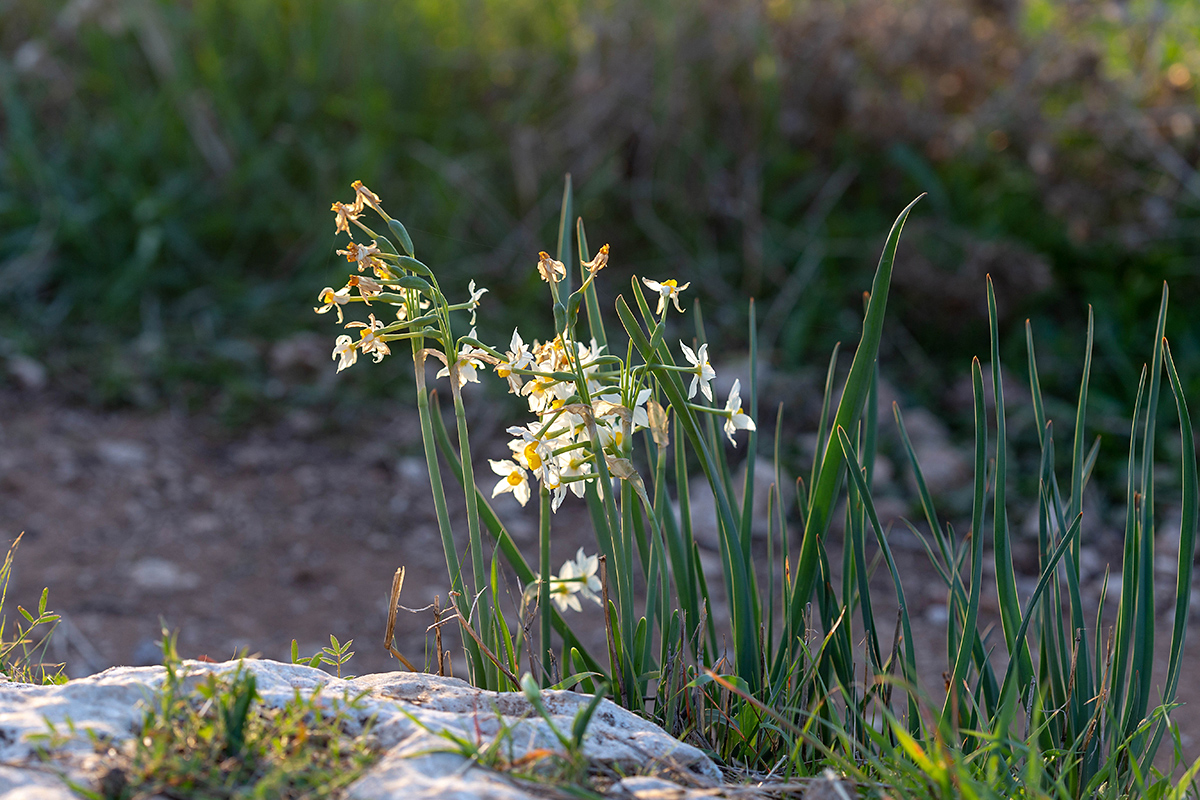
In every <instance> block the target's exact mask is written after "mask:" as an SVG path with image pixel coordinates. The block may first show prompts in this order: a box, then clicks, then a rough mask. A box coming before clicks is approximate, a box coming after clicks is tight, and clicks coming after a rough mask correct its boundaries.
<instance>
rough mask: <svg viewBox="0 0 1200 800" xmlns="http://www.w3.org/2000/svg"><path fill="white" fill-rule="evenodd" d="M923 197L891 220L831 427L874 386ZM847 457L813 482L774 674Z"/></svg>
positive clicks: (835, 450) (849, 423)
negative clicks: (905, 245) (914, 214)
mask: <svg viewBox="0 0 1200 800" xmlns="http://www.w3.org/2000/svg"><path fill="white" fill-rule="evenodd" d="M921 197H924V195H921V196H920V197H918V198H917V199H916V200H913V201H912V202H911V203H909V204H908V207H907V208H905V209H904V210H903V211H901V212H900V216H898V217H897V218H896V221H895V223H893V224H892V230H891V232H890V233H888V237H887V241H886V243H885V244H884V246H883V255H882V256H880V258H879V266H878V267H877V268H876V270H875V280H874V281H873V282H872V284H871V296H870V301H869V302H868V304H867V313H866V317H865V319H864V320H863V333H862V338H861V339H860V340H859V344H858V350H857V351H856V352H855V353H854V361H853V363H852V364H851V366H850V375H849V376H848V377H847V378H846V388H845V390H844V391H843V392H842V399H841V401H840V402H839V403H838V410H837V414H835V415H834V420H833V429H834V430H836V429H837V428H839V427H841V428H845V429H847V430H852V429H853V428H854V426H855V425H856V424H857V423H858V420H859V417H860V416H861V414H862V409H863V403H864V402H865V400H866V397H867V390H868V389H869V388H870V384H871V377H872V375H874V372H875V360H876V358H877V357H878V355H879V341H880V338H881V337H882V335H883V319H884V314H885V311H886V309H887V296H888V290H889V288H890V287H891V283H892V265H893V264H894V263H895V260H896V248H897V246H898V245H899V244H900V231H901V230H903V228H904V222H905V220H907V219H908V215H909V213H910V212H911V211H912V209H913V207H914V206H915V205H916V204H917V202H918V201H919V200H920V199H921ZM844 466H845V455H844V454H843V453H842V448H840V447H826V448H825V452H824V458H823V460H822V463H821V469H820V472H819V473H818V474H817V476H816V479H815V481H814V483H813V486H812V490H811V495H810V497H809V503H808V510H807V513H806V514H805V523H806V524H805V527H804V539H803V542H802V543H801V546H800V560H799V564H798V565H797V568H796V577H795V581H794V583H793V584H792V596H791V599H790V602H789V613H788V626H789V628H790V630H789V631H788V640H789V645H788V647H784V648H780V651H779V653H778V655H777V656H776V670H775V671H776V672H778V670H779V668H780V667H781V665H782V664H783V663H784V662H786V661H790V660H791V656H792V651H793V649H794V648H795V647H796V643H797V642H798V640H799V638H800V636H801V635H802V634H803V631H801V630H800V629H799V628H798V624H797V623H798V622H799V620H800V619H801V614H802V612H803V609H804V605H805V604H806V603H807V602H808V601H809V599H810V598H811V597H812V593H813V588H814V587H815V586H816V581H817V561H818V558H817V556H818V547H817V544H818V542H819V540H820V539H821V538H822V537H823V536H824V535H825V533H826V531H827V530H828V529H829V520H830V516H831V515H832V513H833V508H834V505H835V504H836V502H837V496H838V490H839V489H840V487H841V483H842V479H843V477H844V474H843V472H842V468H843V467H844Z"/></svg>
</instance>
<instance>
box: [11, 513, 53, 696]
mask: <svg viewBox="0 0 1200 800" xmlns="http://www.w3.org/2000/svg"><path fill="white" fill-rule="evenodd" d="M24 535H25V534H24V533H22V534H21V535H20V536H18V537H17V538H16V539H15V540H13V543H12V545H11V546H10V547H9V548H8V553H7V554H6V555H5V556H4V563H3V564H0V609H3V608H4V602H5V600H7V599H8V581H9V578H11V577H12V567H13V556H15V555H16V553H17V545H19V544H20V543H21V536H24ZM49 599H50V589H49V588H45V589H42V594H41V596H40V597H39V598H38V606H37V613H36V614H35V613H33V612H31V611H29V610H27V609H26V608H24V607H23V606H17V612H18V613H19V614H20V615H21V618H22V619H23V620H24V622H21V621H20V620H18V621H17V622H16V624H14V625H12V626H11V627H9V624H8V618H7V617H6V616H4V615H2V614H0V674H2V675H4V677H6V678H8V679H9V680H10V681H14V682H16V683H41V684H46V683H65V682H66V680H67V676H66V673H65V672H64V671H63V666H64V665H63V664H47V663H46V662H45V655H46V647H47V646H48V645H49V643H50V636H51V634H53V633H54V628H55V624H56V623H57V622H58V620H59V615H58V614H55V613H53V612H49V611H47V610H46V603H47V602H48V601H49ZM6 629H7V630H8V631H9V632H10V633H11V636H10V637H8V638H5V635H4V632H5V630H6ZM37 629H40V631H39V632H38V634H37V635H36V636H35V635H34V631H35V630H37Z"/></svg>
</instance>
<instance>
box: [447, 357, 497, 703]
mask: <svg viewBox="0 0 1200 800" xmlns="http://www.w3.org/2000/svg"><path fill="white" fill-rule="evenodd" d="M451 357H453V356H451ZM450 393H451V395H452V396H453V397H454V416H455V419H456V420H457V421H458V450H459V452H460V453H461V454H462V472H463V494H464V495H465V498H466V505H467V536H468V540H469V543H470V548H471V567H472V570H473V572H474V578H475V592H476V593H477V594H478V607H477V610H478V624H479V627H478V628H477V630H478V631H479V635H480V638H482V639H483V641H484V642H488V643H491V642H492V637H491V632H492V612H491V601H490V600H489V598H488V596H487V593H486V592H484V591H483V589H484V587H486V586H487V565H486V562H485V561H484V558H483V542H482V541H481V539H480V536H479V506H478V505H476V502H475V494H476V492H475V470H474V469H473V468H472V466H471V440H470V437H469V436H468V433H467V412H466V409H465V408H463V402H462V387H461V386H459V385H458V363H457V362H451V367H450ZM484 666H485V675H484V676H482V677H483V679H484V680H483V686H484V687H486V688H489V689H490V688H492V687H493V686H495V684H496V676H495V674H494V673H495V667H494V665H492V664H491V663H490V662H489V663H487V664H485V665H484Z"/></svg>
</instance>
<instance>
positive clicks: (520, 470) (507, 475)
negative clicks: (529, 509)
mask: <svg viewBox="0 0 1200 800" xmlns="http://www.w3.org/2000/svg"><path fill="white" fill-rule="evenodd" d="M488 464H489V465H490V466H491V468H492V472H494V473H496V474H497V475H500V476H502V477H501V478H500V480H499V481H498V482H497V483H496V487H495V488H494V489H492V497H496V496H498V495H502V494H505V493H507V492H512V496H513V497H515V498H517V502H518V503H520V504H521V505H525V504H526V503H528V502H529V496H530V492H529V478H528V475H527V474H526V472H525V468H524V467H522V466H521V465H520V464H518V463H516V462H515V461H509V460H508V459H507V458H506V459H503V460H500V461H497V460H495V459H491V458H489V459H488Z"/></svg>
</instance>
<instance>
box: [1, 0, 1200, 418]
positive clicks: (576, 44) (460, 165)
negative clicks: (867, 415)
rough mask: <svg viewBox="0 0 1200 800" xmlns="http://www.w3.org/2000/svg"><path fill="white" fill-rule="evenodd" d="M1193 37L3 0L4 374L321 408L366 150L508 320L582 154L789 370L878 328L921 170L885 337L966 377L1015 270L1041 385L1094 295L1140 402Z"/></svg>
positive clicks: (1172, 217)
mask: <svg viewBox="0 0 1200 800" xmlns="http://www.w3.org/2000/svg"><path fill="white" fill-rule="evenodd" d="M1198 39H1200V9H1198V8H1197V7H1196V6H1195V5H1194V4H1191V3H1187V2H1182V1H1180V0H1159V1H1158V2H1149V1H1148V0H1147V1H1143V0H1134V1H1133V2H1128V3H1120V4H1118V3H1098V2H1078V3H1071V4H1060V3H1053V2H1049V1H1048V0H1026V2H1018V1H1017V0H838V1H837V2H806V1H804V0H762V1H760V0H732V1H731V0H719V1H718V0H706V1H702V2H696V3H672V2H666V1H665V0H606V1H605V0H597V1H596V2H564V3H554V4H549V3H538V2H532V0H522V1H520V2H517V1H515V0H504V2H499V1H498V0H453V1H445V2H443V1H441V0H439V1H438V2H424V1H423V0H411V1H410V2H405V3H385V2H379V0H345V2H338V3H329V2H321V1H319V0H286V1H282V0H239V1H238V2H232V1H231V0H191V2H184V3H180V2H161V1H160V0H70V2H67V0H0V95H2V97H3V105H2V107H0V295H2V302H3V303H4V307H5V309H6V312H5V313H4V314H3V315H0V337H2V338H0V348H2V354H0V355H2V356H3V357H4V358H6V359H7V366H8V370H7V372H8V375H7V376H6V377H7V378H9V379H12V380H21V381H23V382H25V383H27V384H29V383H32V384H34V385H37V384H40V383H41V382H42V381H43V380H44V379H46V378H48V379H49V380H50V381H52V382H53V384H54V385H56V386H57V387H59V388H62V389H67V390H70V391H71V392H73V393H75V394H77V395H79V396H82V397H86V398H88V399H89V400H92V401H95V402H102V403H136V404H139V405H149V406H153V405H159V404H162V403H168V402H170V403H178V404H183V405H187V406H189V407H192V408H199V407H204V408H215V409H216V410H218V411H220V412H222V413H224V414H225V416H226V418H227V419H229V420H230V421H233V422H236V421H238V420H242V419H247V418H248V417H249V416H250V415H251V414H260V413H261V412H262V411H263V410H264V408H266V407H268V406H278V405H280V404H282V405H285V406H289V407H294V406H305V405H313V404H317V405H328V404H329V403H332V402H334V400H333V393H332V391H331V390H332V386H333V381H332V375H333V367H332V364H331V362H329V360H328V359H329V355H328V352H327V351H328V347H329V345H328V343H327V342H326V341H325V339H326V338H328V337H325V336H322V337H321V338H320V339H319V340H318V339H316V338H315V337H306V336H304V335H303V332H304V331H309V330H317V329H318V328H317V325H318V323H321V322H326V320H324V319H321V318H314V317H311V316H310V314H309V311H308V308H309V307H310V306H311V305H313V302H314V299H315V290H316V289H319V288H320V287H321V286H324V285H328V284H330V283H333V285H335V286H336V285H339V284H338V283H337V280H338V276H339V275H340V274H341V273H342V272H344V269H343V266H344V265H339V264H338V262H339V261H340V258H339V257H337V256H336V255H335V254H334V253H333V249H334V246H333V245H331V244H330V242H331V239H330V236H329V233H330V228H331V226H332V219H331V215H330V214H329V213H328V207H329V203H330V202H331V201H332V200H334V199H348V198H349V190H348V184H349V182H350V181H351V180H353V179H355V178H362V179H363V180H365V181H366V182H367V183H368V185H370V186H371V187H372V188H374V189H376V191H379V192H381V193H383V195H384V196H385V198H387V200H388V202H389V208H390V210H391V211H392V213H393V214H395V215H396V216H398V217H400V218H402V219H404V220H405V221H406V222H408V223H409V224H410V229H411V230H412V232H413V234H414V237H415V238H416V239H417V241H418V243H419V245H418V246H419V248H420V250H421V252H420V253H419V255H420V256H421V257H422V258H423V260H425V261H426V262H427V263H430V264H432V265H435V266H436V267H437V268H438V269H439V270H441V271H442V274H443V279H442V284H443V285H444V286H446V287H448V288H453V287H455V286H457V285H459V284H461V285H462V286H465V284H466V282H467V280H468V279H469V278H472V277H473V278H475V279H476V280H477V281H478V282H479V283H480V284H481V285H484V286H487V287H489V288H490V289H491V292H492V294H491V295H490V296H489V297H488V298H487V299H488V300H489V301H490V302H489V303H488V304H487V305H486V306H485V314H484V315H483V316H482V317H481V321H480V325H481V328H483V329H484V330H485V332H486V333H488V335H492V336H493V338H498V337H499V336H500V333H501V332H504V331H508V330H511V326H512V324H513V320H514V319H515V318H517V317H518V316H519V315H520V314H522V313H523V312H525V311H526V310H528V309H529V308H530V307H531V305H530V304H531V302H532V300H531V298H533V297H536V296H538V293H537V292H536V291H530V290H531V289H532V288H533V283H534V282H535V281H536V275H535V273H534V271H533V270H532V269H531V267H532V266H533V263H534V258H535V254H536V252H537V251H538V250H539V249H543V248H546V247H548V246H552V245H553V242H554V235H555V234H554V226H555V224H556V222H557V213H556V212H557V207H558V201H559V198H560V195H561V187H562V175H563V173H564V172H568V171H569V172H571V173H572V174H573V175H574V179H575V186H576V189H577V200H578V204H577V209H578V210H579V211H580V213H582V215H583V216H584V217H585V218H586V219H587V221H588V226H589V230H590V231H592V232H593V233H592V235H593V236H595V237H598V238H599V239H600V240H602V241H611V242H612V245H613V267H612V269H613V270H614V271H616V270H621V271H624V272H626V273H632V272H636V273H637V274H642V275H650V276H659V277H665V276H667V275H678V276H680V277H681V279H690V280H691V281H692V283H693V287H694V288H696V289H698V290H699V291H700V293H701V296H702V297H704V298H705V299H706V300H707V301H708V302H706V310H707V314H706V317H707V319H708V322H709V324H710V325H712V326H715V327H716V328H717V329H718V332H719V335H721V336H722V337H723V339H722V340H723V341H725V342H729V343H730V345H731V346H734V345H736V343H737V341H738V339H739V338H740V337H742V336H744V330H745V327H744V324H743V323H744V314H745V308H746V302H745V301H746V298H748V297H750V296H753V297H756V298H757V299H758V301H759V319H760V320H761V322H762V334H761V339H760V342H761V345H762V346H763V348H764V350H765V351H766V352H768V353H770V354H771V358H772V359H773V360H774V361H775V362H776V363H777V364H779V365H781V366H784V367H795V366H797V365H800V364H802V363H804V364H812V363H824V360H825V357H826V354H827V353H828V348H829V346H831V345H832V343H833V342H834V341H836V340H846V341H849V340H850V339H852V338H853V336H854V335H855V334H856V332H857V327H858V320H860V319H861V299H860V298H859V296H858V291H859V290H860V288H861V287H862V286H864V285H867V283H868V282H869V278H870V274H871V270H872V269H873V267H874V263H875V258H876V256H877V254H878V252H879V249H880V246H881V245H882V236H883V232H884V231H886V230H887V229H888V224H889V223H890V222H891V220H892V219H893V217H894V216H895V213H896V211H897V210H898V209H899V208H901V207H903V206H904V205H905V204H906V203H907V202H908V200H910V199H911V198H912V197H913V196H914V195H915V194H916V193H918V192H920V191H928V192H929V202H928V203H927V204H923V207H922V208H921V209H920V210H919V211H918V214H917V216H916V217H915V218H914V219H913V220H912V221H911V223H910V227H909V229H908V232H907V234H906V243H905V246H904V247H903V248H902V249H901V253H900V260H899V262H898V264H897V272H896V282H897V285H896V295H895V297H896V299H895V301H894V303H893V311H894V312H895V313H894V314H893V315H892V318H891V321H890V322H889V325H893V326H895V328H896V331H897V334H896V335H895V336H889V342H892V344H889V345H888V347H891V348H894V352H892V353H885V363H890V364H892V366H893V367H900V368H903V369H905V370H906V371H909V372H910V375H912V376H913V378H914V379H910V380H909V381H906V383H908V384H910V385H911V386H912V388H913V389H914V390H916V391H918V392H921V391H924V392H925V393H926V395H927V396H926V397H924V398H922V399H923V400H924V401H925V402H927V403H929V404H931V405H935V406H936V405H937V404H939V403H941V402H943V398H942V397H939V396H937V395H938V391H937V389H936V387H938V386H941V385H944V384H945V383H946V382H947V380H946V379H947V377H948V374H947V373H946V372H945V370H946V369H948V368H947V367H944V366H940V365H943V364H952V365H955V369H961V370H962V371H963V373H964V374H965V369H966V367H965V365H966V364H967V363H968V362H969V358H967V356H969V355H972V354H975V353H979V352H985V350H984V348H986V347H987V339H986V332H987V322H986V320H987V316H986V308H985V304H984V292H983V275H984V273H985V272H990V273H991V274H992V275H993V278H994V280H995V284H996V294H997V302H998V305H999V309H998V310H999V314H1000V317H1001V325H1002V327H1003V328H1004V329H1006V330H1010V331H1012V335H1006V336H1004V337H1003V339H1004V340H1005V341H1010V342H1013V343H1018V344H1019V342H1020V341H1021V339H1022V336H1021V334H1020V332H1019V328H1020V323H1021V322H1022V321H1023V319H1024V317H1025V316H1032V317H1033V318H1034V327H1035V330H1036V331H1037V333H1038V337H1039V341H1040V342H1043V345H1042V348H1043V351H1044V355H1043V359H1044V362H1045V363H1044V364H1043V374H1044V375H1045V376H1046V377H1045V380H1046V384H1047V386H1046V388H1047V390H1048V391H1050V392H1053V391H1054V389H1055V386H1056V383H1055V378H1056V377H1058V376H1061V379H1062V380H1063V381H1064V383H1063V386H1064V390H1065V387H1069V386H1073V385H1074V384H1075V382H1076V381H1077V370H1078V367H1077V366H1074V367H1072V366H1067V365H1071V364H1075V363H1077V361H1078V353H1079V351H1080V349H1081V346H1082V344H1081V342H1082V335H1083V334H1082V330H1083V325H1084V321H1085V319H1086V304H1087V303H1092V304H1094V305H1095V306H1096V321H1097V330H1096V337H1097V358H1098V360H1099V364H1098V369H1097V370H1096V381H1097V385H1096V387H1095V390H1096V391H1097V392H1098V393H1099V395H1100V402H1101V404H1103V400H1104V397H1105V396H1108V397H1110V398H1112V399H1113V400H1115V401H1119V402H1118V405H1119V406H1120V407H1121V408H1122V409H1125V410H1123V411H1122V412H1121V415H1124V414H1125V413H1127V408H1128V406H1129V405H1130V403H1131V402H1132V395H1133V392H1134V388H1135V387H1136V380H1137V370H1138V368H1139V367H1140V364H1134V363H1132V362H1131V361H1130V360H1129V359H1128V357H1127V356H1125V355H1124V353H1126V352H1140V349H1138V348H1137V347H1132V346H1130V343H1134V342H1136V343H1137V344H1138V345H1140V344H1141V343H1142V342H1143V341H1144V335H1145V331H1144V330H1143V329H1145V328H1147V326H1148V325H1149V320H1150V319H1152V318H1153V314H1154V311H1155V308H1156V307H1157V300H1158V296H1159V291H1160V283H1161V281H1162V280H1163V279H1170V281H1171V283H1172V288H1173V289H1174V290H1175V292H1176V296H1177V297H1180V298H1188V297H1193V296H1195V292H1196V290H1197V288H1200V287H1197V284H1196V277H1195V267H1194V260H1193V256H1194V255H1195V253H1196V250H1197V245H1198V235H1200V228H1198V226H1197V214H1196V209H1197V198H1198V197H1200V179H1198V178H1197V175H1196V172H1195V170H1194V169H1193V167H1192V164H1193V163H1195V160H1196V156H1197V155H1198V153H1200V142H1198V140H1197V131H1196V126H1197V107H1196V91H1197V90H1196V80H1197V76H1200V49H1198V48H1197V42H1198ZM606 284H607V285H608V286H610V287H619V286H624V285H625V280H624V279H623V278H621V277H620V276H614V278H612V279H609V280H608V281H606ZM714 301H716V302H714ZM1186 321H1187V320H1186V318H1185V315H1180V317H1179V318H1177V324H1178V325H1179V326H1180V330H1173V331H1169V333H1171V334H1172V337H1173V338H1172V342H1173V344H1174V347H1175V353H1176V357H1177V360H1178V361H1179V362H1180V369H1181V372H1182V373H1183V374H1184V375H1186V376H1192V380H1193V384H1192V387H1191V390H1192V392H1193V393H1195V391H1196V389H1195V380H1196V378H1197V377H1200V350H1198V348H1197V342H1196V339H1195V336H1194V335H1191V334H1190V333H1189V332H1187V331H1186V330H1183V329H1182V328H1183V326H1184V325H1186ZM1135 323H1140V324H1141V328H1136V327H1135ZM326 327H327V326H321V327H320V328H319V329H320V330H322V331H324V330H325V329H326ZM298 334H299V335H298ZM948 334H949V335H948ZM896 343H898V344H896ZM1014 356H1017V354H1015V353H1014ZM1060 356H1061V357H1062V359H1063V360H1064V364H1063V365H1060V364H1059V363H1058V359H1059V357H1060ZM1059 366H1063V367H1064V368H1063V369H1058V368H1056V367H1059ZM398 372H400V373H403V371H398ZM391 374H394V372H393V371H383V370H363V371H361V372H355V374H351V375H349V376H348V377H347V376H343V378H344V380H340V381H339V382H338V385H339V387H340V388H339V397H342V398H346V397H349V396H350V395H351V394H353V393H347V392H346V391H345V386H346V384H347V383H350V384H352V385H354V386H355V387H357V389H358V392H359V394H358V396H359V397H361V396H362V394H363V393H374V392H378V391H379V390H381V388H383V387H382V386H380V385H379V384H378V382H381V381H385V380H407V378H404V377H395V378H391V377H385V375H391ZM213 398H215V399H213ZM339 402H353V401H352V400H344V399H343V400H341V401H339Z"/></svg>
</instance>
